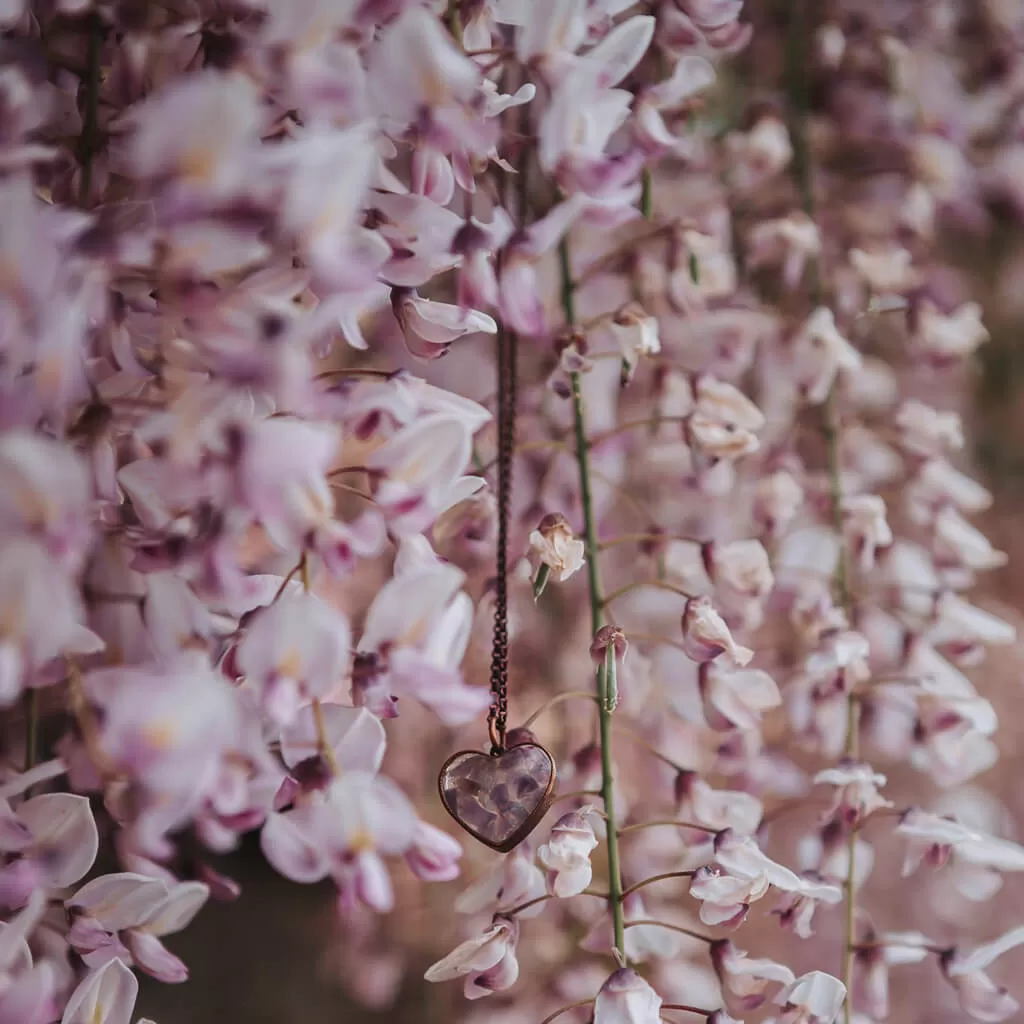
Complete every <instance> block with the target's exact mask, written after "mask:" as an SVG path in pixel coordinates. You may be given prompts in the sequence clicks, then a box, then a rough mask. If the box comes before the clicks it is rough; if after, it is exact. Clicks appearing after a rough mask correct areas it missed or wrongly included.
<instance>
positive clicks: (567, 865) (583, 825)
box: [537, 806, 597, 899]
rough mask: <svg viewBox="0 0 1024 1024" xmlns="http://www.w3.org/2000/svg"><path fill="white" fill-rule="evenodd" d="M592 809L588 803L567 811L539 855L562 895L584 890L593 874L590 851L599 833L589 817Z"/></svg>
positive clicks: (555, 889) (551, 883)
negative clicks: (577, 808) (596, 832)
mask: <svg viewBox="0 0 1024 1024" xmlns="http://www.w3.org/2000/svg"><path fill="white" fill-rule="evenodd" d="M592 813H593V808H592V807H589V806H588V807H581V808H580V809H579V810H576V811H570V812H569V813H568V814H563V815H562V817H561V818H559V819H558V821H556V822H555V824H554V825H553V826H552V828H551V834H550V836H549V837H548V841H547V842H546V843H545V844H544V845H543V846H541V847H540V848H539V849H538V850H537V859H538V860H539V861H540V862H541V864H543V865H544V867H545V868H547V872H548V887H549V888H550V890H551V892H552V893H553V894H554V895H555V896H557V897H559V898H560V899H565V898H566V897H568V896H576V895H578V894H579V893H581V892H583V890H584V889H586V887H587V886H588V885H590V879H591V878H592V877H593V868H592V866H591V863H590V854H591V852H592V851H593V850H594V848H595V847H596V846H597V837H596V836H595V835H594V828H593V826H592V825H591V824H590V820H589V818H590V815H591V814H592Z"/></svg>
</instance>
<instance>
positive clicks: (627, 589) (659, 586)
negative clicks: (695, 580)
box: [604, 580, 694, 605]
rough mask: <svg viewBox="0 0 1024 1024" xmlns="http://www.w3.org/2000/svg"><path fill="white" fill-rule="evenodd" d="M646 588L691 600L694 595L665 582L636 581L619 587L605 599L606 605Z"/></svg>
mask: <svg viewBox="0 0 1024 1024" xmlns="http://www.w3.org/2000/svg"><path fill="white" fill-rule="evenodd" d="M645 587H650V588H653V589H654V590H667V591H669V592H671V593H673V594H678V595H679V596H680V597H686V598H690V597H693V596H694V595H693V594H691V593H689V591H686V590H683V589H682V588H681V587H676V586H673V585H672V584H671V583H666V582H665V581H664V580H635V581H634V582H633V583H627V584H626V585H625V586H622V587H619V589H618V590H613V591H612V592H611V593H610V594H609V595H608V596H607V597H606V598H605V599H604V603H605V605H609V604H611V603H612V601H615V600H618V598H620V597H622V596H624V595H625V594H629V593H631V592H632V591H634V590H640V589H642V588H645Z"/></svg>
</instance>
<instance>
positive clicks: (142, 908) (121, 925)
mask: <svg viewBox="0 0 1024 1024" xmlns="http://www.w3.org/2000/svg"><path fill="white" fill-rule="evenodd" d="M167 893H168V889H167V885H166V884H165V883H164V882H162V881H160V880H159V879H157V878H150V877H148V876H147V875H141V874H136V873H134V872H130V871H123V872H119V873H117V874H113V875H100V877H99V878H94V879H92V881H89V882H86V883H85V885H83V886H82V888H81V889H79V890H78V892H76V893H75V895H74V896H72V897H71V898H70V899H68V900H66V901H65V903H64V905H65V906H66V907H67V908H68V909H69V910H75V911H79V912H80V913H84V914H87V915H88V916H89V917H90V918H92V919H94V920H95V921H97V922H98V923H99V924H101V925H102V926H103V927H104V928H106V929H107V930H108V931H112V932H119V931H122V930H123V929H125V928H137V927H138V926H139V925H140V924H142V922H143V921H146V920H147V919H149V918H150V917H152V915H153V914H154V913H155V912H156V910H157V909H158V908H159V907H160V905H161V904H162V903H163V902H164V900H165V899H166V898H167Z"/></svg>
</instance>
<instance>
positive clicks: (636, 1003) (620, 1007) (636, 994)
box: [594, 967, 661, 1024]
mask: <svg viewBox="0 0 1024 1024" xmlns="http://www.w3.org/2000/svg"><path fill="white" fill-rule="evenodd" d="M660 1022H661V997H660V996H659V995H658V993H657V992H655V991H654V989H653V988H651V986H650V985H648V984H647V982H646V981H644V979H643V978H641V977H640V975H639V974H637V973H636V971H632V970H630V969H629V968H628V967H621V968H619V970H617V971H615V972H614V973H613V974H611V975H610V976H609V978H608V980H607V981H606V982H605V983H604V984H603V985H602V986H601V991H600V992H598V993H597V999H595V1000H594V1024H660Z"/></svg>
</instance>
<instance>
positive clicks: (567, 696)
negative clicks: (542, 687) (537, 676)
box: [521, 690, 597, 729]
mask: <svg viewBox="0 0 1024 1024" xmlns="http://www.w3.org/2000/svg"><path fill="white" fill-rule="evenodd" d="M567 700H589V701H590V702H591V703H596V702H597V697H595V696H594V694H592V693H588V692H587V691H586V690H566V691H565V692H564V693H558V694H555V696H554V697H552V698H551V700H549V701H545V702H544V703H543V704H541V706H540V707H539V708H537V710H536V711H534V713H533V714H532V715H530V717H529V718H527V719H526V721H525V722H523V724H522V726H521V728H523V729H529V728H530V726H531V725H533V723H534V722H536V721H537V719H538V718H540V716H541V715H543V714H544V712H545V711H550V710H551V709H552V708H553V707H555V706H556V705H558V704H564V703H565V702H566V701H567Z"/></svg>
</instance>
